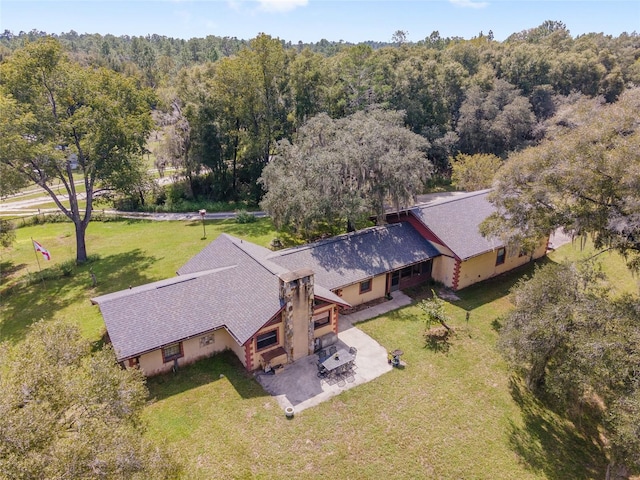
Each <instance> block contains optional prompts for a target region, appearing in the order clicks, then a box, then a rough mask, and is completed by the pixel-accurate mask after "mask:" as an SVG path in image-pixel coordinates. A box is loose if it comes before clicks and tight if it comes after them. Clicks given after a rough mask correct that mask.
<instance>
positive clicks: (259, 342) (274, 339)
mask: <svg viewBox="0 0 640 480" xmlns="http://www.w3.org/2000/svg"><path fill="white" fill-rule="evenodd" d="M276 343H278V330H277V329H276V330H271V331H270V332H266V333H261V334H260V335H258V336H257V337H256V350H262V349H264V348H267V347H270V346H271V345H275V344H276Z"/></svg>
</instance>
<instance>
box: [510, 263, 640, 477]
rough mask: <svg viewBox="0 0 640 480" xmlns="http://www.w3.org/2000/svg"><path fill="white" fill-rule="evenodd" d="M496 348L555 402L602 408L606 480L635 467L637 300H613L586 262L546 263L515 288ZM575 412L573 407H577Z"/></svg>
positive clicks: (639, 466)
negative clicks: (510, 306) (607, 464)
mask: <svg viewBox="0 0 640 480" xmlns="http://www.w3.org/2000/svg"><path fill="white" fill-rule="evenodd" d="M511 298H512V301H513V304H514V309H513V310H512V311H510V312H509V313H508V314H507V315H506V316H505V317H504V318H503V325H502V328H501V330H500V339H499V342H498V346H499V348H500V349H501V351H502V352H503V354H504V355H505V357H506V358H507V360H508V361H509V363H510V364H511V366H512V367H513V368H514V369H515V370H516V371H517V372H519V373H520V374H521V375H523V376H524V377H525V379H526V381H527V385H528V386H529V388H530V389H532V391H533V392H535V393H536V394H538V395H540V396H541V397H542V398H545V399H547V401H551V402H552V403H553V404H554V406H556V407H558V406H560V407H561V408H564V409H566V410H567V411H568V412H569V413H570V414H571V411H572V409H571V408H569V407H570V406H574V405H580V404H583V403H591V404H593V405H596V406H598V405H602V406H601V407H600V409H599V412H598V414H599V415H600V423H601V425H602V427H603V428H604V431H605V436H606V438H607V442H606V448H607V452H608V455H609V467H608V469H607V478H627V474H628V471H629V470H630V469H631V470H633V471H636V472H637V471H640V448H639V447H640V436H639V434H640V408H639V407H640V405H639V403H638V399H640V332H639V331H638V321H640V302H639V300H638V297H637V296H636V297H632V296H622V297H618V298H616V297H613V296H612V295H610V293H609V289H608V286H607V285H606V284H605V283H604V282H603V276H602V275H601V274H600V273H599V272H598V271H597V269H594V267H593V266H592V265H591V264H589V263H586V264H578V265H576V264H562V265H558V264H549V265H547V266H544V267H542V268H538V269H537V270H536V272H535V274H534V275H533V277H532V278H531V279H526V278H524V279H522V280H520V281H519V282H518V284H516V286H515V287H514V288H513V289H512V292H511ZM574 411H575V410H574Z"/></svg>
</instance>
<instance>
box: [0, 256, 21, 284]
mask: <svg viewBox="0 0 640 480" xmlns="http://www.w3.org/2000/svg"><path fill="white" fill-rule="evenodd" d="M26 266H27V264H26V263H18V264H15V263H13V262H11V261H6V260H3V261H0V283H2V284H4V283H5V282H6V281H7V279H8V278H9V277H11V275H13V274H14V273H16V272H18V271H20V270H22V269H23V268H25V267H26Z"/></svg>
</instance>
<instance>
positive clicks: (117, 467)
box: [0, 321, 178, 479]
mask: <svg viewBox="0 0 640 480" xmlns="http://www.w3.org/2000/svg"><path fill="white" fill-rule="evenodd" d="M3 347H4V348H3V349H0V350H1V353H2V356H1V357H0V358H1V359H2V362H1V363H2V375H0V388H1V389H2V392H3V394H2V396H1V398H0V478H6V479H9V478H11V479H22V478H24V479H27V478H114V479H115V478H140V479H142V478H167V479H168V478H175V476H176V474H177V473H178V472H177V469H176V466H175V465H174V464H173V462H172V461H171V460H170V459H169V457H168V456H167V454H166V453H165V452H163V451H162V450H161V449H159V448H158V447H156V446H154V445H152V444H151V443H149V442H148V441H147V440H145V439H144V437H143V435H142V434H143V431H144V424H143V422H142V420H141V412H142V408H143V406H144V404H145V402H146V398H147V390H146V387H145V385H144V380H143V378H144V377H143V375H142V373H141V372H140V371H138V370H134V369H128V370H124V369H122V368H120V366H119V365H118V364H117V363H116V359H115V354H114V353H113V351H112V350H111V348H109V347H105V348H103V349H101V350H98V351H95V352H92V349H91V345H90V343H89V342H88V341H87V340H85V339H83V338H82V337H81V334H80V332H79V329H78V328H77V327H75V326H72V325H70V324H67V323H65V322H63V321H55V322H44V321H43V322H38V323H36V324H34V326H32V327H31V330H30V331H29V333H28V334H27V336H26V338H25V339H24V341H23V342H20V343H18V344H15V345H13V346H9V345H6V344H5V345H3Z"/></svg>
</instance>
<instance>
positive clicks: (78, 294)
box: [0, 219, 276, 340]
mask: <svg viewBox="0 0 640 480" xmlns="http://www.w3.org/2000/svg"><path fill="white" fill-rule="evenodd" d="M206 230H207V239H203V238H202V236H203V232H202V223H201V222H200V221H193V222H151V221H144V220H130V221H124V220H123V221H115V222H92V223H91V224H90V225H89V228H88V230H87V250H88V254H89V255H94V254H97V255H99V257H100V259H99V260H98V261H96V262H93V263H91V264H90V265H84V266H82V267H78V268H77V269H76V271H75V273H74V275H72V276H70V277H62V278H58V279H53V280H46V281H45V282H44V283H36V284H31V285H27V286H24V285H22V284H21V283H20V281H21V279H23V278H24V275H26V274H27V273H29V272H31V273H37V272H38V263H37V261H36V255H35V253H34V250H33V247H32V244H31V240H30V239H31V238H33V239H34V240H37V241H38V242H40V243H41V244H42V245H43V246H44V247H45V248H46V249H48V250H49V252H50V253H51V256H52V259H51V261H50V262H47V261H46V260H44V258H42V256H39V257H38V259H39V261H40V265H41V267H42V269H43V270H45V271H46V270H47V269H54V268H55V267H56V265H59V264H61V263H64V262H69V261H73V260H74V259H75V251H76V249H75V235H74V229H73V224H71V223H47V224H44V225H36V226H33V227H23V228H18V229H17V230H16V237H17V238H16V242H15V244H14V246H13V247H12V248H11V249H3V250H2V259H1V260H0V271H1V272H2V280H1V284H0V292H1V293H0V295H1V296H2V306H1V307H0V314H1V315H2V316H1V318H0V340H7V339H10V340H14V339H20V338H22V336H23V335H24V333H25V328H26V327H28V326H29V325H30V324H31V323H33V322H34V321H37V320H39V319H42V318H44V319H48V318H54V317H59V318H65V319H69V320H72V321H76V322H78V323H79V324H80V325H81V327H82V329H83V332H84V333H85V334H86V335H87V336H88V337H90V338H92V339H97V338H99V337H100V336H101V335H102V333H103V332H104V324H103V322H102V317H101V316H100V312H99V310H98V307H96V306H92V305H91V303H90V301H89V299H90V298H91V297H95V296H98V295H102V294H105V293H109V292H113V291H116V290H121V289H124V288H127V287H128V286H129V285H133V286H136V285H141V284H144V283H148V282H152V281H155V280H161V279H164V278H168V277H170V276H173V275H175V272H176V270H177V269H178V268H179V267H180V266H182V264H184V263H185V262H186V261H187V260H188V259H189V258H191V257H192V256H193V255H195V254H196V253H197V252H198V251H200V250H201V249H202V248H203V247H204V246H205V245H206V244H207V243H208V242H209V241H211V240H212V239H214V238H215V237H216V236H217V235H219V234H220V232H223V231H224V232H227V233H230V234H232V235H236V236H238V237H242V238H246V239H247V240H251V241H253V242H255V243H259V244H261V245H267V244H268V243H269V242H270V241H271V239H273V237H275V235H276V234H275V232H274V230H273V226H272V224H271V222H270V221H269V220H268V219H261V220H258V221H257V222H255V223H251V224H245V225H239V224H237V223H235V222H234V221H233V220H225V221H211V222H209V221H207V222H206ZM89 269H92V271H93V272H94V273H95V275H96V278H97V286H96V287H95V288H94V287H92V281H91V277H90V274H89Z"/></svg>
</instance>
